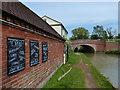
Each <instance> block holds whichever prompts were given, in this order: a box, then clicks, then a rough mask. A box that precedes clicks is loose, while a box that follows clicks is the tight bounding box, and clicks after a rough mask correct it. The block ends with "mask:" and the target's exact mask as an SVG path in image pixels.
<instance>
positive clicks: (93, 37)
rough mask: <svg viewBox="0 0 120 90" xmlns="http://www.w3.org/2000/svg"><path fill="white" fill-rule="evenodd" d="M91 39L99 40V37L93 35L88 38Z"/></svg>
mask: <svg viewBox="0 0 120 90" xmlns="http://www.w3.org/2000/svg"><path fill="white" fill-rule="evenodd" d="M90 38H91V39H99V37H98V35H97V34H93V35H91V37H90Z"/></svg>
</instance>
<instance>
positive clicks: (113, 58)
mask: <svg viewBox="0 0 120 90" xmlns="http://www.w3.org/2000/svg"><path fill="white" fill-rule="evenodd" d="M86 55H87V56H88V57H89V58H90V59H91V61H92V64H93V65H94V66H96V68H97V69H98V70H99V71H100V72H101V73H103V74H104V75H105V76H106V77H108V78H109V80H110V81H111V83H112V84H113V85H114V86H116V87H118V58H120V56H118V55H111V54H86Z"/></svg>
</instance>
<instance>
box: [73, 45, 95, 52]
mask: <svg viewBox="0 0 120 90" xmlns="http://www.w3.org/2000/svg"><path fill="white" fill-rule="evenodd" d="M74 52H83V53H95V52H96V50H95V49H94V48H93V47H92V46H90V45H80V46H79V47H75V48H74Z"/></svg>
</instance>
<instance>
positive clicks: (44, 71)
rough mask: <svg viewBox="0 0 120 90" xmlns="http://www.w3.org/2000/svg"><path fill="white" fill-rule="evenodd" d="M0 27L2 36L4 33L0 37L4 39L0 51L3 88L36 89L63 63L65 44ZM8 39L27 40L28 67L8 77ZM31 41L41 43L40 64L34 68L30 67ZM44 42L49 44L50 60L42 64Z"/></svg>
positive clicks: (14, 29)
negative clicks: (0, 52)
mask: <svg viewBox="0 0 120 90" xmlns="http://www.w3.org/2000/svg"><path fill="white" fill-rule="evenodd" d="M0 27H2V31H0V34H1V33H3V35H2V37H0V39H2V46H1V42H0V47H2V48H0V50H2V54H3V55H2V56H1V54H0V66H1V65H2V66H1V67H0V70H2V78H0V81H2V87H3V88H35V87H37V86H38V85H39V84H40V83H41V82H42V81H43V80H44V79H45V78H47V77H48V76H49V75H50V73H52V72H53V71H54V70H55V69H56V68H57V66H59V65H60V64H61V63H63V54H64V42H62V41H58V40H54V39H50V38H47V37H44V36H40V35H38V34H35V33H31V32H29V31H26V30H23V31H22V30H19V29H16V28H13V27H9V26H6V25H0ZM7 37H14V38H20V39H25V52H26V53H25V55H26V59H25V64H26V67H25V69H24V70H22V71H20V72H17V73H14V74H12V75H10V76H8V75H7ZM29 40H37V41H38V42H39V50H40V57H39V64H38V65H36V66H33V67H30V46H29ZM43 41H44V42H47V43H48V60H47V61H46V62H44V63H42V45H41V43H42V42H43ZM1 58H2V59H1ZM1 60H2V62H1ZM1 63H2V64H1ZM0 73H1V72H0ZM1 79H2V80H1ZM0 83H1V82H0Z"/></svg>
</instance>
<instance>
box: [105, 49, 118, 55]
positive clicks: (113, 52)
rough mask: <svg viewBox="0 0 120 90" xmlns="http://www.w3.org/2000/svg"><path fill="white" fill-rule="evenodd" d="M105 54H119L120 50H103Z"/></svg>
mask: <svg viewBox="0 0 120 90" xmlns="http://www.w3.org/2000/svg"><path fill="white" fill-rule="evenodd" d="M104 52H105V54H120V50H104Z"/></svg>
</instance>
